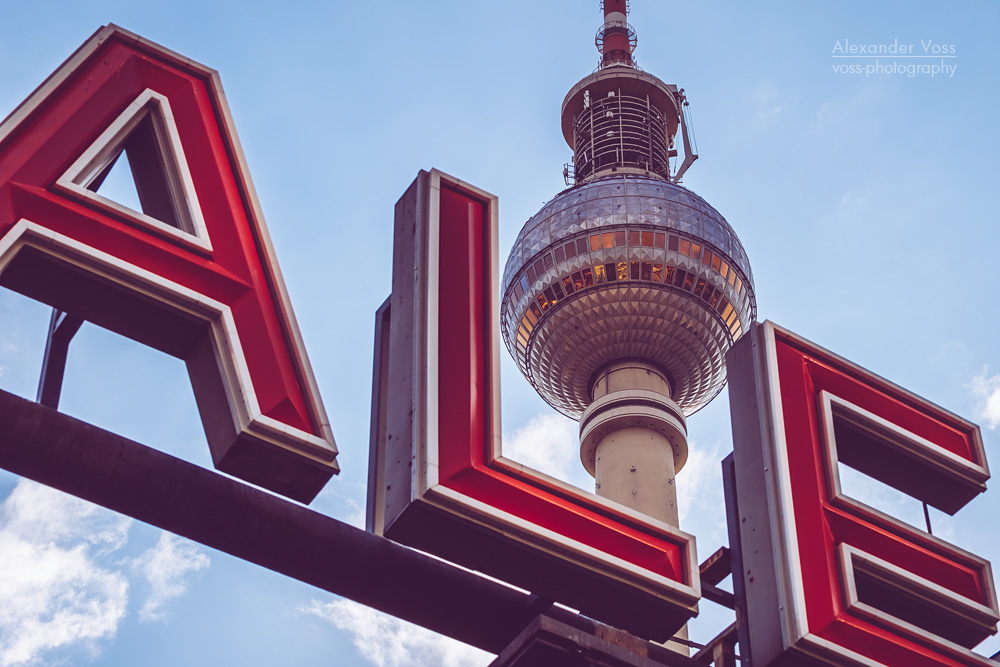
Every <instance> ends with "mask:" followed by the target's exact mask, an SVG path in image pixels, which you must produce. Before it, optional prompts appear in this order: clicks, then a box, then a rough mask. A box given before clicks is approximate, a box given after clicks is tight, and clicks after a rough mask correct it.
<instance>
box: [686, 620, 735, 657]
mask: <svg viewBox="0 0 1000 667" xmlns="http://www.w3.org/2000/svg"><path fill="white" fill-rule="evenodd" d="M693 659H694V660H698V661H700V662H701V663H702V664H705V665H714V666H715V667H736V661H737V660H738V659H739V658H737V656H736V624H735V623H733V624H732V625H730V626H729V627H728V628H726V629H725V630H723V631H722V632H720V633H719V634H718V635H716V637H715V638H714V639H713V640H712V641H710V642H709V643H708V644H707V645H706V646H705V647H704V648H703V649H701V650H700V651H698V652H697V653H696V654H695V655H694V658H693Z"/></svg>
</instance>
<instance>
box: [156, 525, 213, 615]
mask: <svg viewBox="0 0 1000 667" xmlns="http://www.w3.org/2000/svg"><path fill="white" fill-rule="evenodd" d="M210 563H211V561H210V560H209V558H208V556H207V555H206V554H205V553H203V552H202V550H201V549H200V548H199V547H198V546H197V545H195V544H194V543H193V542H189V541H188V540H185V539H183V538H180V537H177V536H176V535H173V534H171V533H166V532H164V533H160V539H159V541H158V542H157V543H156V546H154V547H152V548H151V549H149V550H148V551H146V552H145V553H144V554H143V555H142V556H140V557H139V559H138V564H139V566H140V568H141V570H142V573H143V574H144V575H145V576H146V580H147V581H149V585H150V586H151V587H152V591H151V592H150V594H149V597H148V598H147V599H146V602H145V603H144V604H143V605H142V608H141V609H140V610H139V619H140V620H143V621H161V620H164V619H165V618H166V614H165V612H164V610H163V607H164V606H165V605H166V604H167V603H168V602H170V601H171V600H173V599H174V598H176V597H179V596H181V595H183V594H184V593H185V592H186V591H187V588H188V581H187V577H188V575H189V574H191V573H194V572H198V571H200V570H204V569H206V568H207V567H208V566H209V564H210Z"/></svg>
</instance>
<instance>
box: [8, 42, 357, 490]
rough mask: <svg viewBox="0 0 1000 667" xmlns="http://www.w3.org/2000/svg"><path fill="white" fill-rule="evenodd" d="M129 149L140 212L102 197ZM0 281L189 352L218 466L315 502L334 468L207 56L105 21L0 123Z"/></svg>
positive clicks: (185, 355) (176, 351)
mask: <svg viewBox="0 0 1000 667" xmlns="http://www.w3.org/2000/svg"><path fill="white" fill-rule="evenodd" d="M124 160H127V161H128V163H129V167H130V169H131V173H132V176H133V179H134V182H135V186H136V192H137V195H138V199H139V202H140V204H141V205H140V206H139V208H141V210H138V209H135V208H133V207H128V206H124V205H122V204H120V203H117V202H115V201H112V200H111V199H108V198H106V197H104V196H102V194H101V193H100V192H101V185H102V183H103V182H104V180H105V178H106V177H107V176H108V174H109V173H110V172H111V170H112V169H113V168H114V166H115V164H116V163H118V162H119V161H124ZM0 284H3V285H4V286H6V287H9V288H11V289H14V290H16V291H18V292H21V293H23V294H26V295H28V296H30V297H33V298H35V299H38V300H40V301H43V302H45V303H48V304H50V305H52V306H54V307H57V308H59V309H61V310H64V311H67V312H70V313H73V314H75V315H78V316H80V317H83V318H84V319H86V320H89V321H91V322H94V323H96V324H98V325H100V326H103V327H106V328H108V329H111V330H112V331H115V332H118V333H120V334H122V335H125V336H128V337H130V338H133V339H135V340H137V341H139V342H142V343H145V344H147V345H150V346H151V347H154V348H156V349H158V350H162V351H164V352H167V353H168V354H171V355H174V356H177V357H180V358H182V359H184V360H185V361H186V362H187V366H188V370H189V372H190V375H191V382H192V385H193V386H194V391H195V397H196V399H197V401H198V407H199V411H200V412H201V417H202V421H203V423H204V425H205V431H206V435H207V436H208V442H209V445H210V447H211V450H212V456H213V459H214V461H215V464H216V466H217V467H218V468H219V469H220V470H223V471H225V472H228V473H231V474H233V475H236V476H238V477H241V478H243V479H245V480H247V481H250V482H253V483H255V484H259V485H261V486H264V487H267V488H269V489H271V490H273V491H276V492H278V493H281V494H283V495H286V496H290V497H292V498H295V499H297V500H301V501H305V502H308V501H309V500H311V499H312V498H313V497H314V496H315V495H316V494H317V493H318V492H319V490H320V489H321V488H322V487H323V485H324V484H325V483H326V482H327V481H328V480H329V478H330V476H331V475H333V474H334V473H336V471H337V464H336V447H335V445H334V442H333V437H332V435H331V433H330V428H329V424H328V423H327V418H326V416H325V413H324V410H323V407H322V403H321V402H320V398H319V393H318V391H317V388H316V383H315V381H314V379H313V376H312V371H311V369H310V367H309V364H308V361H307V359H306V356H305V350H304V349H303V346H302V341H301V337H300V335H299V332H298V328H297V325H296V324H295V318H294V316H293V314H292V310H291V306H290V304H289V301H288V296H287V294H286V293H285V288H284V285H283V283H282V280H281V276H280V274H279V272H278V265H277V262H276V261H275V258H274V253H273V250H272V248H271V244H270V242H269V240H268V236H267V231H266V229H265V228H264V220H263V217H262V216H261V212H260V207H259V205H258V203H257V200H256V196H255V194H254V191H253V186H252V185H251V183H250V178H249V174H248V172H247V167H246V163H245V161H244V158H243V154H242V150H241V149H240V145H239V141H238V140H237V137H236V132H235V130H234V128H233V125H232V120H231V118H230V115H229V110H228V108H227V106H226V102H225V97H224V96H223V94H222V87H221V84H220V82H219V77H218V74H217V73H216V72H214V71H213V70H211V69H208V68H206V67H204V66H202V65H198V64H196V63H193V62H191V61H190V60H188V59H187V58H183V57H182V56H179V55H177V54H175V53H172V52H170V51H168V50H166V49H164V48H162V47H160V46H157V45H155V44H152V43H150V42H148V41H146V40H144V39H142V38H140V37H138V36H136V35H133V34H130V33H128V32H126V31H124V30H121V29H120V28H116V27H114V26H110V27H106V28H103V29H101V30H100V31H98V32H97V34H95V35H94V37H92V38H91V39H90V40H89V41H88V42H87V43H86V44H84V45H83V47H81V48H80V49H79V50H78V51H77V52H76V53H75V54H74V55H73V56H72V57H71V58H70V59H69V60H68V61H67V62H66V63H64V64H63V65H62V67H60V68H59V70H58V71H56V72H55V73H54V74H53V75H52V76H51V77H50V78H49V79H48V80H47V81H46V82H45V83H44V84H43V85H42V86H41V87H40V88H39V89H38V90H36V91H35V93H33V94H32V96H31V97H30V98H28V99H27V100H26V101H25V102H24V103H23V104H22V105H21V106H20V107H19V108H18V109H17V110H16V111H15V112H14V113H13V114H11V116H10V117H8V118H7V120H6V121H4V123H3V125H2V126H0Z"/></svg>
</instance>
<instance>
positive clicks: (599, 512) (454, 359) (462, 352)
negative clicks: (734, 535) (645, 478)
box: [369, 171, 700, 639]
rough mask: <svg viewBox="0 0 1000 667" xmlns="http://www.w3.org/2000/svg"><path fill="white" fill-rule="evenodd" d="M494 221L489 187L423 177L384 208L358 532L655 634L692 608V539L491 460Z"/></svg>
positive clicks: (494, 436)
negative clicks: (365, 517) (386, 231)
mask: <svg viewBox="0 0 1000 667" xmlns="http://www.w3.org/2000/svg"><path fill="white" fill-rule="evenodd" d="M496 225H497V200H496V198H495V197H493V196H492V195H489V194H487V193H485V192H482V191H481V190H478V189H476V188H473V187H472V186H469V185H467V184H465V183H462V182H461V181H458V180H456V179H453V178H451V177H449V176H446V175H444V174H441V173H440V172H436V171H434V172H429V173H428V172H421V174H420V175H419V176H418V178H417V180H416V181H415V182H414V185H413V186H411V188H410V189H409V190H408V191H407V193H406V194H405V195H404V196H403V198H402V199H400V202H399V204H397V207H396V234H395V248H394V255H393V256H394V259H393V294H392V297H391V301H390V303H391V306H390V308H389V310H388V318H389V324H388V331H389V346H388V352H387V354H386V351H385V347H384V346H382V347H381V348H380V349H381V351H380V353H379V354H377V355H376V362H377V364H380V365H384V364H386V363H387V364H388V370H385V369H384V368H379V367H378V366H377V367H376V369H375V377H377V378H387V382H388V387H387V388H385V390H384V391H383V390H382V389H380V388H378V387H376V391H377V396H376V397H375V401H374V404H375V408H376V414H375V415H374V416H373V427H372V434H373V437H372V448H371V452H372V454H371V457H372V458H371V462H372V465H373V467H374V468H373V472H372V474H371V475H370V478H371V479H374V480H379V479H381V480H382V483H383V484H384V486H383V487H380V488H379V489H378V492H377V493H376V494H375V495H374V497H373V500H372V502H373V506H371V507H370V508H369V515H370V518H369V526H370V527H371V528H372V529H374V530H382V531H383V532H384V534H385V535H386V536H387V537H390V538H392V539H395V540H397V541H400V542H403V543H405V544H409V545H411V546H414V547H417V548H419V549H422V550H425V551H428V552H431V553H434V554H435V555H438V556H440V557H443V558H446V559H449V560H453V561H455V562H458V563H460V564H462V565H464V566H466V567H470V568H473V569H477V570H480V571H482V572H485V573H487V574H490V575H491V576H496V577H499V578H501V579H504V580H506V581H509V582H511V583H513V584H515V585H517V586H520V587H522V588H527V589H529V590H531V591H532V592H534V593H537V594H539V595H541V596H543V597H545V598H546V599H551V600H555V601H559V602H563V603H565V604H567V605H570V606H572V607H574V608H576V609H580V610H581V611H582V612H584V613H586V614H587V615H589V616H591V617H593V618H597V619H599V620H604V621H606V622H608V623H611V624H613V625H616V626H619V627H625V628H628V629H630V630H632V631H634V632H636V633H637V634H640V635H642V636H645V637H650V638H656V639H665V638H667V637H669V636H670V635H671V634H672V632H673V631H675V630H676V629H677V628H679V627H680V626H681V625H683V624H684V623H685V622H686V620H687V619H689V618H690V617H691V616H693V615H695V614H696V613H697V601H698V599H699V597H700V584H699V580H698V567H697V556H696V553H695V545H694V538H693V537H691V536H689V535H687V534H685V533H683V532H681V531H679V530H677V529H676V528H672V527H670V526H667V525H666V524H662V523H659V522H656V521H655V520H652V519H649V518H648V517H644V516H642V515H639V514H637V513H635V512H632V511H631V510H628V509H627V508H625V507H623V506H621V505H618V504H616V503H612V502H610V501H607V500H605V499H602V498H599V497H597V496H595V495H593V494H590V493H587V492H585V491H581V490H579V489H576V488H574V487H571V486H569V485H566V484H564V483H562V482H558V481H556V480H553V479H551V478H549V477H547V476H545V475H543V474H541V473H538V472H536V471H533V470H531V469H529V468H526V467H524V466H522V465H520V464H518V463H516V462H514V461H510V460H508V459H505V458H504V457H503V456H502V454H501V451H500V438H499V435H500V420H499V371H498V360H499V340H498V336H497V310H498V308H497V301H496V293H497V287H498V286H497V279H498V276H497V271H496V269H497V255H496V252H497V249H496V243H497V227H496ZM386 315H387V313H386V311H385V310H384V309H383V310H381V311H380V318H381V320H382V324H380V325H377V326H378V330H379V331H385V330H386V325H385V322H384V320H385V317H386ZM386 356H387V357H388V360H386ZM382 434H384V436H383V435H382Z"/></svg>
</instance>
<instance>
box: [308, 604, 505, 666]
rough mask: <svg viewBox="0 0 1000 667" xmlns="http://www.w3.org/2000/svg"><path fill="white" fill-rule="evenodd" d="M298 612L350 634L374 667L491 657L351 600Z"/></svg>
mask: <svg viewBox="0 0 1000 667" xmlns="http://www.w3.org/2000/svg"><path fill="white" fill-rule="evenodd" d="M301 611H303V612H305V613H308V614H312V615H313V616H316V617H318V618H321V619H323V620H324V621H326V622H327V623H330V624H331V625H333V626H335V627H336V628H338V629H340V630H341V631H343V632H346V633H348V634H350V635H351V639H352V641H353V643H354V646H355V647H356V648H357V649H358V652H359V653H361V655H362V656H363V657H364V658H365V659H366V660H367V661H368V662H370V663H371V664H373V665H375V666H376V667H404V666H405V667H409V666H410V665H435V666H437V667H468V666H470V665H487V664H489V663H490V662H491V661H492V660H493V659H494V656H493V655H492V654H490V653H486V652H485V651H481V650H479V649H477V648H473V647H472V646H468V645H466V644H462V643H461V642H458V641H455V640H454V639H450V638H448V637H443V636H441V635H438V634H435V633H433V632H431V631H430V630H425V629H424V628H421V627H418V626H416V625H413V624H411V623H407V622H405V621H401V620H399V619H397V618H393V617H392V616H388V615H386V614H383V613H381V612H379V611H375V610H374V609H370V608H368V607H365V606H363V605H360V604H358V603H356V602H351V601H350V600H336V601H334V602H328V603H326V604H324V603H322V602H320V601H319V600H313V601H312V602H311V603H310V604H309V605H307V606H305V607H303V608H302V609H301Z"/></svg>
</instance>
